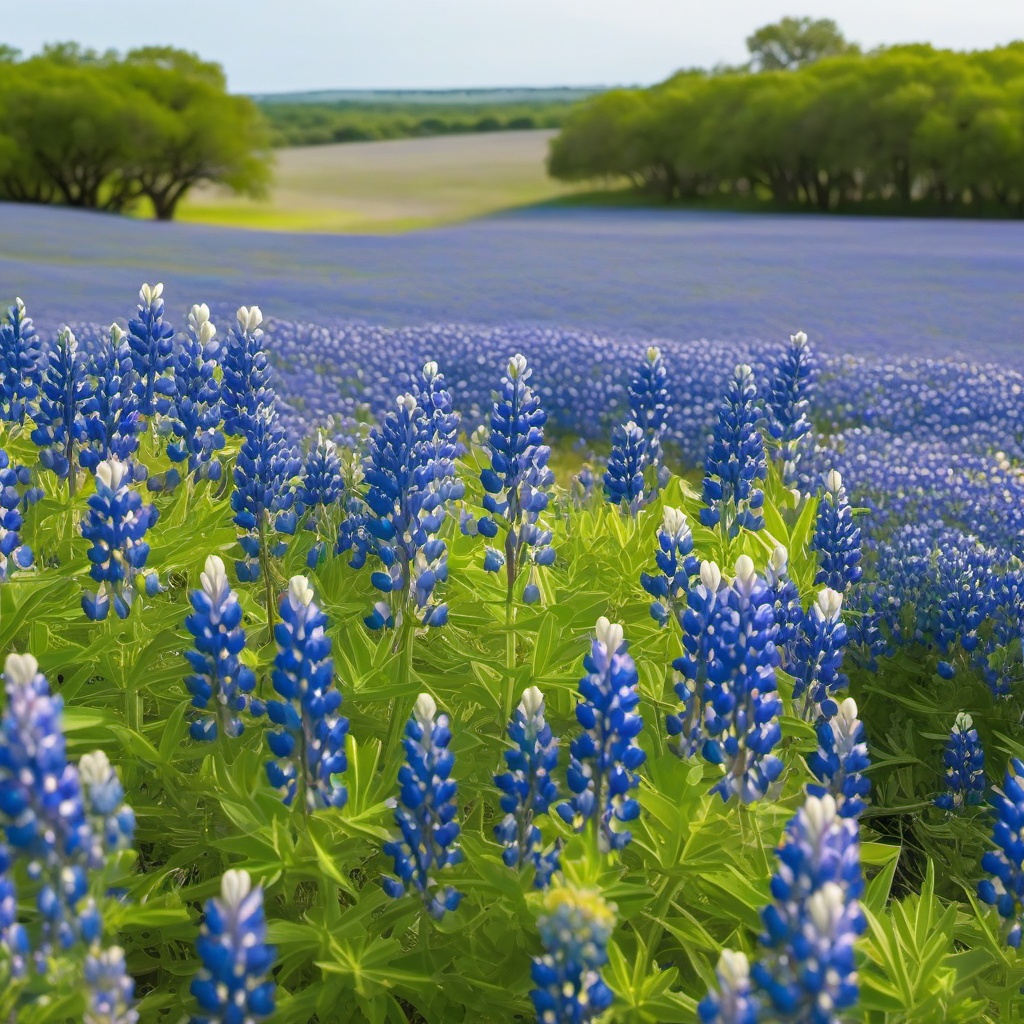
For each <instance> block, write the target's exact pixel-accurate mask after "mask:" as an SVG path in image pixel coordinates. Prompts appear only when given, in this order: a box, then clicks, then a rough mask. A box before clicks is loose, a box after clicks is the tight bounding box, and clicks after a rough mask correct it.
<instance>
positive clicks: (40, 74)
mask: <svg viewBox="0 0 1024 1024" xmlns="http://www.w3.org/2000/svg"><path fill="white" fill-rule="evenodd" d="M268 150H269V145H268V132H267V127H266V124H265V122H264V120H263V117H262V115H261V114H260V112H259V109H258V108H257V106H256V104H255V103H253V102H252V100H250V99H248V98H246V97H244V96H231V95H229V94H228V92H227V85H226V82H225V78H224V73H223V71H222V70H221V68H220V66H219V65H217V64H212V63H208V62H206V61H203V60H200V58H199V57H197V56H195V55H194V54H191V53H186V52H184V51H181V50H175V49H172V48H170V47H147V48H144V49H138V50H132V51H130V52H128V53H127V54H124V55H121V54H117V53H114V52H112V51H110V52H107V53H102V54H101V53H96V52H94V51H91V50H84V49H82V48H80V47H78V46H76V45H74V44H69V43H68V44H59V45H55V46H49V47H47V48H46V49H44V51H43V52H42V53H41V54H39V55H37V56H34V57H30V58H28V59H26V60H22V59H21V56H20V54H19V53H18V52H17V51H16V50H13V49H11V48H10V47H4V46H0V199H4V200H13V201H16V202H31V203H60V204H63V205H67V206H79V207H85V208H90V209H101V210H112V211H117V212H124V211H127V210H129V209H132V208H133V207H135V206H137V205H138V204H140V203H142V204H147V205H148V207H149V208H150V209H151V210H152V211H153V214H154V215H155V216H156V217H157V218H159V219H163V220H169V219H170V218H171V217H173V216H174V212H175V210H176V208H177V206H178V203H179V202H180V201H181V199H182V198H183V197H184V196H185V194H186V193H187V192H188V190H189V189H190V188H192V187H193V186H194V185H197V184H199V183H200V182H215V183H218V184H221V185H226V186H227V187H229V188H231V189H232V190H234V191H235V192H239V193H245V194H251V195H256V194H259V193H260V192H261V191H262V189H263V188H265V186H266V183H267V181H268V178H269V170H268V164H267V156H268Z"/></svg>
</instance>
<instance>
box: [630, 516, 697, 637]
mask: <svg viewBox="0 0 1024 1024" xmlns="http://www.w3.org/2000/svg"><path fill="white" fill-rule="evenodd" d="M654 560H655V562H656V563H657V566H658V569H659V570H660V572H659V574H658V575H657V576H654V575H652V574H651V573H646V572H642V573H641V574H640V583H641V585H642V586H643V588H644V590H646V591H647V593H648V594H650V595H651V596H652V597H653V598H655V600H654V601H653V602H652V603H651V617H652V618H653V619H654V620H655V621H656V622H657V623H658V624H659V625H661V626H665V625H667V624H668V622H669V619H671V618H675V619H678V618H679V617H680V616H681V615H682V613H683V609H684V608H685V607H686V593H687V591H688V590H689V589H690V584H691V582H692V580H693V577H694V576H696V575H697V574H698V573H699V572H700V559H699V558H697V556H696V555H694V554H693V533H692V532H691V531H690V524H689V523H688V522H687V519H686V514H685V513H684V512H683V511H682V509H678V508H669V507H668V506H666V507H665V509H664V512H663V518H662V523H661V526H660V528H659V529H658V550H657V551H656V552H655V555H654Z"/></svg>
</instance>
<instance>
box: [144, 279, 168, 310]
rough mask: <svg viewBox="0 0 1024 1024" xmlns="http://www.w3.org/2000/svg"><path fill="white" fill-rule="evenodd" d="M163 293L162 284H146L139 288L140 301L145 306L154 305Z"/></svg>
mask: <svg viewBox="0 0 1024 1024" xmlns="http://www.w3.org/2000/svg"><path fill="white" fill-rule="evenodd" d="M163 293H164V286H163V285H162V284H144V285H143V286H142V287H141V288H140V289H139V301H140V302H141V303H142V304H143V305H144V306H152V305H153V303H154V302H156V300H157V299H159V298H160V296H161V295H163Z"/></svg>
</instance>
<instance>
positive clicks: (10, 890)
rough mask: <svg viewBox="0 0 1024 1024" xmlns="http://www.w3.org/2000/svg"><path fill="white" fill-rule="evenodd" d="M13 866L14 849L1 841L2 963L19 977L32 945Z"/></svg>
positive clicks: (0, 919) (0, 904) (23, 971)
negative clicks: (20, 919) (22, 916)
mask: <svg viewBox="0 0 1024 1024" xmlns="http://www.w3.org/2000/svg"><path fill="white" fill-rule="evenodd" d="M13 866H14V852H13V851H12V850H11V849H10V848H9V847H8V846H7V845H6V844H5V843H2V842H0V964H2V963H3V962H4V961H6V963H7V969H8V976H9V977H12V978H20V977H23V976H24V974H25V973H26V970H27V968H28V956H29V953H30V952H31V949H30V947H29V941H28V933H27V932H26V931H25V928H24V926H23V925H21V924H19V923H18V893H17V889H16V888H15V885H14V879H13V878H12V877H11V869H12V867H13ZM4 980H6V979H4Z"/></svg>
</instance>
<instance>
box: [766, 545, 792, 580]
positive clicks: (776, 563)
mask: <svg viewBox="0 0 1024 1024" xmlns="http://www.w3.org/2000/svg"><path fill="white" fill-rule="evenodd" d="M769 564H770V565H771V567H772V571H773V572H775V573H777V574H779V573H784V572H785V571H786V566H787V565H788V564H789V552H788V551H787V550H786V545H785V544H776V545H775V550H774V551H773V552H772V557H771V561H770V563H769Z"/></svg>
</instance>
